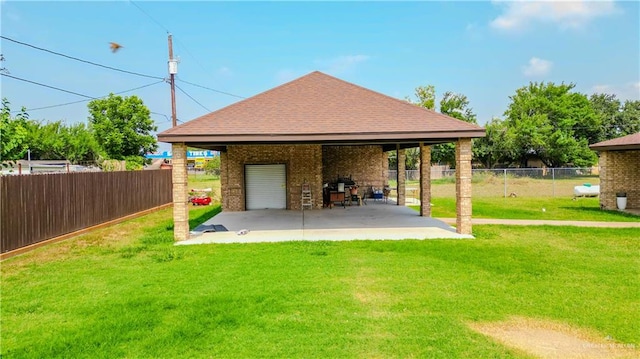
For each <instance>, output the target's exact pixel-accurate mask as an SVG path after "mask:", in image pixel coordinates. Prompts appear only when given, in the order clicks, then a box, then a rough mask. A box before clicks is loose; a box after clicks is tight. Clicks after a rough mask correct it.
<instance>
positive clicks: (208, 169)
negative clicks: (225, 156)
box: [204, 156, 220, 176]
mask: <svg viewBox="0 0 640 359" xmlns="http://www.w3.org/2000/svg"><path fill="white" fill-rule="evenodd" d="M204 171H205V173H206V174H209V175H214V176H220V156H215V157H213V158H212V159H210V160H208V161H207V163H206V164H205V165H204Z"/></svg>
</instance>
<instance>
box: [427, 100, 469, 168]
mask: <svg viewBox="0 0 640 359" xmlns="http://www.w3.org/2000/svg"><path fill="white" fill-rule="evenodd" d="M440 112H441V113H442V114H445V115H447V116H450V117H453V118H457V119H458V120H462V121H465V122H469V123H474V124H475V123H476V122H477V120H476V114H475V113H473V110H472V109H471V108H470V107H469V99H468V98H467V96H465V95H463V94H457V93H454V92H451V91H447V92H445V93H444V95H443V96H442V100H440ZM431 160H432V161H433V162H438V163H446V164H448V165H449V166H451V167H452V168H453V167H455V164H456V145H455V144H453V143H442V144H439V145H434V146H433V148H432V150H431Z"/></svg>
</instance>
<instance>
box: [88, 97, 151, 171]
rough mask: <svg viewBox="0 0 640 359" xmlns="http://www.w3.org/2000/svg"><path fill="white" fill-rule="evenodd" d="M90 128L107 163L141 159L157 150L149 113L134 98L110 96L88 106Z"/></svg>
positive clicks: (137, 99)
mask: <svg viewBox="0 0 640 359" xmlns="http://www.w3.org/2000/svg"><path fill="white" fill-rule="evenodd" d="M88 107H89V124H90V126H91V128H92V130H93V134H94V136H95V139H96V141H97V143H98V145H99V146H100V149H101V150H102V151H103V153H104V154H105V155H106V156H107V157H108V158H110V159H118V160H122V159H125V158H126V157H130V156H138V157H143V156H144V155H145V154H146V153H149V152H153V151H155V150H156V149H157V148H158V144H157V142H156V139H155V137H154V136H153V135H152V134H151V132H152V131H156V130H157V127H156V126H155V124H154V122H153V120H152V119H151V117H150V112H149V109H148V108H147V107H146V106H145V105H144V104H143V102H142V100H140V99H139V98H138V97H136V96H131V97H124V98H123V97H121V96H116V95H114V94H110V95H109V97H107V98H104V99H97V100H93V101H91V102H89V105H88Z"/></svg>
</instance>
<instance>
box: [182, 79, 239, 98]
mask: <svg viewBox="0 0 640 359" xmlns="http://www.w3.org/2000/svg"><path fill="white" fill-rule="evenodd" d="M177 80H178V81H180V82H184V83H185V84H188V85H191V86H195V87H200V88H203V89H205V90H209V91H213V92H217V93H220V94H223V95H227V96H233V97H237V98H241V99H246V97H244V96H240V95H234V94H232V93H229V92H224V91H220V90H216V89H212V88H210V87H206V86H202V85H198V84H194V83H193V82H189V81H185V80H183V79H181V78H177Z"/></svg>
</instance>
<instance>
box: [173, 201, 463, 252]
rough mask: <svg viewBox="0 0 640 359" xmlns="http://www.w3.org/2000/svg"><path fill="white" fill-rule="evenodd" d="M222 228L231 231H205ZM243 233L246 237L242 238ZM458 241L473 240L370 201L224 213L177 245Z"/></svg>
mask: <svg viewBox="0 0 640 359" xmlns="http://www.w3.org/2000/svg"><path fill="white" fill-rule="evenodd" d="M211 226H217V228H218V229H219V228H220V226H224V227H225V228H226V229H227V232H207V233H203V232H202V231H203V230H204V229H205V228H207V227H209V228H211ZM238 233H244V234H238ZM434 238H454V239H470V238H473V236H471V235H462V234H458V233H456V231H455V228H453V227H451V226H449V225H448V224H446V223H444V222H442V221H440V220H437V219H434V218H429V217H420V216H419V214H418V212H416V211H414V210H412V209H411V208H407V207H405V206H397V205H395V203H380V202H373V201H369V203H368V204H367V205H364V206H347V207H345V208H343V207H341V206H336V207H334V208H333V209H326V208H325V209H319V210H318V209H314V210H306V211H304V212H303V211H290V210H273V209H266V210H253V211H244V212H222V213H220V214H218V215H217V216H215V217H213V218H211V219H209V220H208V221H206V222H205V223H203V225H201V226H199V227H198V228H196V229H195V230H194V231H192V232H191V238H190V239H188V240H185V241H180V242H176V245H188V244H204V243H257V242H282V241H295V240H302V241H320V240H328V241H345V240H402V239H434Z"/></svg>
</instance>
